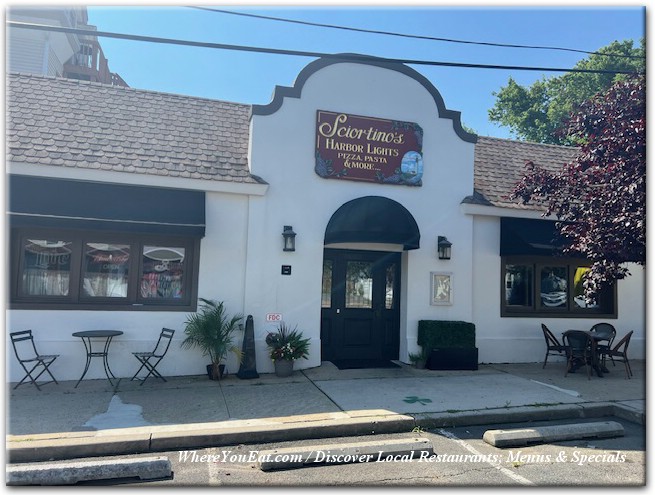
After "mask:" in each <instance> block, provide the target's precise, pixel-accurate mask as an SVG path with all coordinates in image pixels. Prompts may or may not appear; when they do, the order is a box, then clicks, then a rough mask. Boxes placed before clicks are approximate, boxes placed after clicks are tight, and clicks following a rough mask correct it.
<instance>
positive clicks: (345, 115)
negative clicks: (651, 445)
mask: <svg viewBox="0 0 655 495" xmlns="http://www.w3.org/2000/svg"><path fill="white" fill-rule="evenodd" d="M7 91H8V99H7V111H8V127H7V149H8V159H7V163H8V174H9V175H8V184H9V206H8V218H9V226H10V236H9V240H10V253H11V263H10V267H11V273H10V274H9V282H10V283H9V291H8V294H9V303H8V309H7V312H6V316H7V329H8V331H16V330H23V329H32V330H33V331H34V333H35V335H36V338H37V340H38V341H39V345H41V346H43V348H45V349H47V350H48V352H49V353H58V354H61V357H60V358H59V359H58V360H57V361H56V362H55V364H54V367H53V371H54V373H55V375H56V376H57V377H58V378H60V379H77V378H79V376H80V374H81V372H82V368H83V364H84V348H83V346H82V343H81V342H80V341H79V339H77V338H75V337H73V336H72V335H71V334H72V333H73V332H76V331H80V330H92V329H119V330H121V331H123V335H121V336H120V337H119V338H116V339H114V341H113V342H112V345H111V350H110V359H111V366H112V370H113V371H114V373H115V374H116V375H117V376H122V377H131V376H132V375H133V374H134V372H135V371H136V368H137V367H138V366H137V365H138V362H137V361H136V360H135V359H134V358H133V357H132V355H131V352H132V351H136V350H147V349H148V348H149V347H151V345H152V343H153V342H154V340H155V339H156V337H157V335H158V333H159V331H160V329H161V328H162V327H167V328H172V329H176V330H178V332H177V333H176V335H175V341H174V342H173V346H172V347H171V349H170V351H169V354H168V355H167V357H166V359H165V360H164V361H163V362H162V364H161V365H160V366H161V371H162V373H164V374H168V375H189V374H202V373H204V372H205V365H206V364H207V362H206V359H205V358H203V357H201V356H200V355H199V353H198V352H197V351H194V350H183V349H181V348H180V346H179V345H178V344H179V341H180V340H181V339H182V338H183V332H182V330H183V328H184V322H185V320H186V318H187V315H188V314H189V313H190V312H192V311H194V310H195V309H196V303H197V299H198V297H203V298H208V299H215V300H220V301H224V302H225V304H226V307H227V308H228V311H230V312H231V313H243V314H245V315H252V317H253V321H254V328H255V347H256V356H257V370H258V371H259V372H260V373H266V372H272V371H273V365H272V363H271V362H270V360H269V359H268V357H267V353H266V344H265V342H264V338H265V335H266V333H267V332H268V331H270V330H272V329H273V328H274V327H275V323H274V322H271V321H268V320H271V319H275V318H277V317H281V318H282V319H283V320H284V321H285V322H286V323H288V324H290V325H291V326H295V325H297V326H298V328H299V329H301V330H302V331H303V332H304V335H305V336H307V337H309V338H311V353H310V356H309V359H308V360H306V361H304V360H301V361H300V362H297V363H296V369H299V368H308V367H314V366H318V365H320V363H321V361H322V360H333V359H340V358H343V359H392V360H394V359H397V360H400V361H403V362H408V355H409V353H410V352H415V351H417V349H418V345H417V342H416V339H417V327H418V322H419V320H459V321H467V322H472V323H474V324H475V326H476V336H477V347H478V348H479V359H480V362H537V361H541V360H543V357H544V353H545V343H544V339H543V335H542V332H541V327H540V325H541V323H546V324H547V325H548V326H549V327H550V328H551V329H552V330H553V331H554V332H555V333H560V332H563V331H565V330H567V329H570V328H581V329H588V328H590V327H591V326H592V324H594V323H597V322H600V321H607V322H610V323H612V324H613V325H614V326H615V327H616V328H617V331H618V334H619V335H623V334H624V333H626V332H627V331H630V330H634V335H633V343H632V344H631V347H630V354H631V356H634V358H637V359H639V358H643V357H644V355H645V350H644V340H645V276H644V272H643V269H642V268H640V267H636V266H634V267H631V272H632V276H631V277H628V278H627V279H626V280H622V281H620V282H618V284H617V285H616V287H615V288H614V290H612V291H609V292H608V293H607V294H606V295H605V296H604V297H603V298H601V300H599V301H598V304H597V305H596V306H594V307H587V306H586V305H585V304H584V303H583V302H581V300H580V299H579V298H578V297H577V296H578V292H579V282H580V279H581V278H582V277H583V276H584V273H585V270H586V266H588V263H586V261H585V260H581V259H569V258H562V257H560V256H558V255H557V254H556V253H557V245H556V244H553V242H552V239H553V228H554V225H553V223H552V222H549V221H546V220H543V219H542V218H541V216H540V212H539V211H538V210H536V209H533V208H534V207H525V206H519V205H517V204H515V203H512V202H510V201H508V200H507V195H508V194H509V192H510V191H511V189H512V187H513V185H514V184H515V183H516V182H517V180H518V179H519V178H520V177H521V175H522V172H523V165H524V162H525V161H526V160H527V159H530V160H533V161H534V162H536V163H538V164H541V165H544V166H547V167H550V168H557V167H559V166H561V165H562V164H564V163H566V162H567V161H569V160H571V159H572V157H574V156H575V153H576V150H575V149H571V148H565V147H559V146H551V145H542V144H534V143H526V142H517V141H511V140H504V139H495V138H485V137H478V136H475V135H473V134H469V133H467V132H466V131H464V130H463V128H462V127H461V124H460V115H459V112H455V111H451V110H448V109H447V108H446V106H445V104H444V102H443V100H442V98H441V96H440V95H439V93H438V91H437V89H436V88H435V87H434V86H433V85H432V84H431V83H430V82H429V81H428V80H427V79H426V78H425V77H424V76H422V75H421V74H420V73H419V72H417V71H415V70H413V69H411V68H409V67H407V66H405V65H401V64H389V63H386V62H384V61H380V60H377V59H373V58H370V59H368V58H362V57H360V58H359V59H357V60H352V59H348V58H347V57H346V56H344V58H342V59H341V58H340V59H333V58H330V59H319V60H316V61H314V62H312V63H310V64H309V65H307V66H306V67H305V68H304V69H303V70H302V71H301V73H300V74H299V76H298V78H297V80H296V82H295V84H294V86H293V87H278V88H276V91H275V94H274V97H273V99H272V101H271V103H270V104H268V105H261V106H260V105H254V106H249V105H243V104H237V103H229V102H223V101H215V100H208V99H202V98H194V97H188V96H180V95H173V94H164V93H157V92H152V91H143V90H136V89H129V88H122V87H114V86H108V85H103V84H97V83H89V82H82V81H72V80H66V79H59V78H50V77H42V76H29V75H17V74H11V75H9V77H8V82H7ZM287 227H291V229H292V231H293V232H294V233H296V237H295V250H293V251H287V250H284V249H283V235H282V234H283V231H284V229H285V228H287ZM439 241H442V242H443V241H447V242H448V243H450V244H451V247H450V250H451V254H450V257H449V259H441V258H440V256H439V255H438V249H437V244H438V242H439ZM279 315H281V316H279ZM7 342H9V341H8V337H7ZM7 349H11V346H10V345H9V344H8V345H7ZM8 352H9V351H8ZM8 359H9V373H8V380H10V381H13V380H16V379H20V378H21V376H19V375H20V373H19V370H18V366H17V363H16V362H15V359H13V357H12V356H8ZM228 371H229V372H232V373H233V372H236V371H237V366H236V364H235V363H234V362H233V361H229V362H228ZM102 376H104V375H103V371H102V367H101V366H100V365H97V367H96V368H94V367H93V366H92V368H91V369H90V370H89V373H88V375H87V377H91V378H94V377H95V378H100V377H102Z"/></svg>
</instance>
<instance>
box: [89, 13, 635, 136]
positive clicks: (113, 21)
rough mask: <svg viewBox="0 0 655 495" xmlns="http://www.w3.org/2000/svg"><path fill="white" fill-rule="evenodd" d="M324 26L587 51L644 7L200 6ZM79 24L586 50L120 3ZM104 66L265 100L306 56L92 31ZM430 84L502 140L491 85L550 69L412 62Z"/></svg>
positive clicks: (295, 43)
mask: <svg viewBox="0 0 655 495" xmlns="http://www.w3.org/2000/svg"><path fill="white" fill-rule="evenodd" d="M198 5H201V6H206V7H214V8H218V9H223V10H233V11H236V12H247V13H255V14H259V15H266V16H274V17H283V18H288V19H294V20H302V21H310V22H317V23H323V24H332V25H339V26H347V27H355V28H364V29H373V30H381V31H391V32H399V33H406V34H414V35H423V36H432V37H440V38H451V39H458V40H469V41H482V42H494V43H509V44H522V45H543V46H558V47H564V48H573V49H577V50H586V51H595V50H597V49H599V48H601V47H603V46H606V45H608V44H609V43H611V42H612V41H615V40H619V41H622V40H625V39H631V40H634V41H635V45H638V43H639V39H640V38H641V37H643V36H644V28H645V9H644V8H643V7H639V6H638V5H630V4H624V5H625V6H624V7H621V8H615V7H610V6H602V5H597V6H593V7H592V6H582V7H576V8H567V7H565V6H561V5H560V6H546V7H539V8H537V7H532V8H528V7H521V6H512V5H508V6H504V7H492V6H489V7H484V6H477V7H474V6H464V7H461V8H455V7H452V6H440V5H438V4H434V5H430V4H417V5H415V6H411V7H398V6H393V5H384V4H383V5H382V6H373V5H368V6H367V5H365V4H363V5H362V6H360V7H347V6H343V5H333V6H327V7H326V6H323V7H311V8H310V7H303V6H299V5H295V6H293V5H290V6H288V7H275V6H274V5H270V4H268V5H265V6H263V7H260V8H257V7H254V6H249V5H245V4H244V5H234V4H232V5H231V6H230V5H228V4H225V5H224V6H217V5H215V6H210V5H205V4H198ZM88 12H89V22H90V23H91V24H94V25H96V26H97V27H98V30H100V31H111V32H118V33H126V34H138V35H145V36H156V37H165V38H175V39H183V40H193V41H204V42H212V43H224V44H234V45H245V46H255V47H266V48H281V49H290V50H302V51H314V52H325V53H345V52H347V53H362V54H366V55H375V56H380V57H389V58H402V59H417V60H432V61H446V62H463V63H480V64H498V65H525V66H540V67H561V68H571V67H573V66H574V65H575V64H576V62H578V61H579V60H581V59H583V58H586V55H585V54H581V53H571V52H564V51H552V50H530V49H517V48H496V47H486V46H479V45H467V44H456V43H448V42H438V41H427V40H415V39H405V38H398V37H391V36H384V35H377V34H367V33H355V32H348V31H343V30H335V29H327V28H319V27H309V26H300V25H295V24H288V23H282V22H275V21H270V20H260V19H253V18H246V17H241V16H235V15H229V14H221V13H214V12H207V11H202V10H197V9H193V8H188V7H176V6H172V5H171V6H166V5H165V6H157V7H131V6H127V5H113V6H102V7H100V6H98V7H89V8H88ZM100 43H101V45H102V47H103V50H104V52H105V55H106V57H107V58H108V59H109V64H110V68H111V70H112V71H113V72H117V73H119V74H120V75H121V76H122V77H123V78H124V79H125V80H126V82H127V83H128V84H129V85H130V86H131V87H133V88H140V89H149V90H155V91H164V92H170V93H177V94H184V95H192V96H199V97H206V98H212V99H219V100H226V101H233V102H240V103H251V104H265V103H268V102H269V101H270V99H271V95H272V93H273V90H274V88H275V86H276V85H281V86H291V85H293V82H294V80H295V78H296V76H297V75H298V73H299V72H300V71H301V70H302V68H303V67H304V66H306V65H307V64H308V63H310V62H311V61H312V60H314V58H310V57H295V56H293V57H292V56H282V55H269V54H256V53H248V52H239V51H226V50H216V49H208V48H195V47H183V46H175V45H165V44H153V43H145V42H137V41H125V40H116V39H110V38H100ZM412 67H413V68H414V69H416V70H417V71H418V72H420V73H421V74H423V75H424V76H426V77H427V78H428V79H429V80H430V81H431V82H432V83H433V84H434V85H435V87H436V88H437V90H439V92H440V93H441V95H442V97H443V98H444V101H445V103H446V106H447V107H448V108H449V109H452V110H457V111H460V112H462V122H463V123H464V124H465V125H466V126H468V127H471V128H473V129H474V130H475V131H476V132H478V133H479V134H481V135H486V136H496V137H511V136H510V134H509V131H508V130H507V129H505V128H502V127H499V126H498V125H496V124H493V123H491V122H489V121H488V110H489V109H490V108H491V107H492V106H493V105H494V101H495V99H494V96H493V94H492V93H493V92H494V91H498V90H499V89H500V88H501V87H502V86H504V85H506V84H507V80H508V78H509V77H510V76H511V77H513V78H514V79H515V80H516V81H517V82H518V83H519V84H525V85H529V84H531V83H532V82H534V81H536V80H538V79H541V78H542V77H544V76H545V77H552V76H557V75H561V74H560V73H554V72H550V73H544V72H526V71H516V70H488V69H469V68H445V67H432V66H420V65H415V66H412Z"/></svg>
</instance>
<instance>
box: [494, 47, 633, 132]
mask: <svg viewBox="0 0 655 495" xmlns="http://www.w3.org/2000/svg"><path fill="white" fill-rule="evenodd" d="M598 53H599V54H593V55H590V56H589V57H588V58H586V59H584V60H581V61H580V62H578V63H577V64H576V65H575V68H576V69H587V70H608V71H632V72H639V73H644V72H645V67H646V58H645V45H644V40H643V39H642V41H641V46H640V47H639V48H633V42H632V40H626V41H622V42H618V41H615V42H613V43H611V44H610V45H608V46H606V47H603V48H601V49H600V50H598ZM601 54H602V55H601ZM608 55H623V56H624V57H616V56H608ZM626 55H628V56H631V57H634V58H626V57H625V56H626ZM626 77H627V76H626V75H624V74H592V73H579V72H570V73H567V74H565V75H563V76H560V77H553V78H548V79H547V78H545V77H544V78H542V79H541V80H539V81H536V82H535V83H534V84H532V86H529V87H525V86H521V85H519V84H518V83H517V82H516V81H515V80H514V79H512V78H511V77H510V79H509V81H508V83H507V86H504V87H502V88H501V89H500V91H498V92H495V93H493V95H494V96H495V97H496V103H495V105H494V107H493V108H492V109H491V110H489V120H491V121H492V122H497V123H498V124H500V125H502V126H506V127H509V129H510V130H511V131H512V133H513V134H514V135H515V136H516V137H517V138H518V139H522V140H527V141H533V142H537V143H548V144H572V143H571V141H570V139H568V138H567V136H566V135H562V134H561V133H558V130H559V129H560V128H561V127H562V126H563V124H564V122H565V121H566V119H567V118H568V116H569V115H570V113H571V112H572V111H574V110H575V108H576V107H577V106H578V105H580V104H581V103H582V102H584V101H586V100H588V99H589V98H591V97H593V96H594V95H595V94H596V93H600V92H605V91H607V90H608V89H609V88H610V86H611V85H612V84H614V83H615V82H617V81H619V80H623V79H625V78H626Z"/></svg>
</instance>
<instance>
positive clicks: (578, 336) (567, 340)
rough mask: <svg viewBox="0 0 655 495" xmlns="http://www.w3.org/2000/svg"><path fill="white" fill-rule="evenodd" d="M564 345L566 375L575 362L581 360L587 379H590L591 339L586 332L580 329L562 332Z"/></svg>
mask: <svg viewBox="0 0 655 495" xmlns="http://www.w3.org/2000/svg"><path fill="white" fill-rule="evenodd" d="M563 340H564V346H565V348H566V373H564V376H567V375H568V374H569V372H570V371H571V369H572V368H573V367H574V365H575V363H579V362H583V363H584V365H585V369H586V370H587V379H588V380H591V367H590V364H591V363H592V359H593V355H592V345H593V344H592V341H591V337H590V336H589V334H588V333H587V332H583V331H582V330H569V331H567V332H564V336H563Z"/></svg>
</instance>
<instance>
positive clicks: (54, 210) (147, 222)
mask: <svg viewBox="0 0 655 495" xmlns="http://www.w3.org/2000/svg"><path fill="white" fill-rule="evenodd" d="M7 192H8V196H9V201H8V212H7V213H8V215H9V225H10V226H11V227H51V228H64V229H85V230H86V229H88V230H104V231H118V232H139V233H145V234H163V235H181V236H193V237H203V236H204V235H205V193H204V192H203V191H187V190H181V189H168V188H159V187H146V186H133V185H124V184H110V183H104V182H86V181H78V180H67V179H51V178H45V177H34V176H26V175H10V176H8V188H7Z"/></svg>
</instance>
